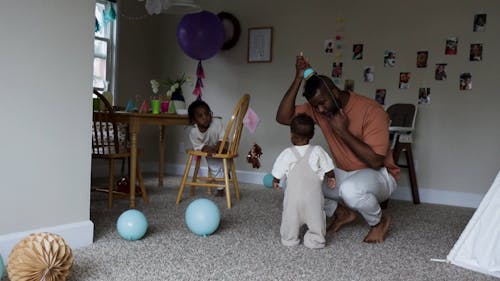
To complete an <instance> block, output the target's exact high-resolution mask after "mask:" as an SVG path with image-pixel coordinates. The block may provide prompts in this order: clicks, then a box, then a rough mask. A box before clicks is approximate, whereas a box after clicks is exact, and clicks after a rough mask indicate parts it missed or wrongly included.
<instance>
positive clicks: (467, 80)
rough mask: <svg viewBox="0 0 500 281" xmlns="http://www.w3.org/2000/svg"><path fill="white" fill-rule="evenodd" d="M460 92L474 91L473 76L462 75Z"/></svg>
mask: <svg viewBox="0 0 500 281" xmlns="http://www.w3.org/2000/svg"><path fill="white" fill-rule="evenodd" d="M460 90H461V91H467V90H472V75H471V74H470V73H468V72H465V73H462V74H460Z"/></svg>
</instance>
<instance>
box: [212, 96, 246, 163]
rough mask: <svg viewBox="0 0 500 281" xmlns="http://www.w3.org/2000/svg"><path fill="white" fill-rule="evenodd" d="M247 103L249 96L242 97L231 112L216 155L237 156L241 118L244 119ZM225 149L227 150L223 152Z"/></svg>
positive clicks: (241, 126) (241, 128)
mask: <svg viewBox="0 0 500 281" xmlns="http://www.w3.org/2000/svg"><path fill="white" fill-rule="evenodd" d="M249 103H250V95H249V94H245V95H243V97H241V99H240V100H239V101H238V104H237V105H236V107H235V109H234V111H233V115H232V116H231V119H230V120H229V122H228V124H227V126H226V131H225V132H224V137H223V139H222V142H221V145H220V147H219V151H218V154H221V155H227V156H234V155H237V154H238V147H239V145H240V139H241V132H242V130H243V118H245V114H246V113H247V110H248V104H249ZM226 147H227V150H224V148H226Z"/></svg>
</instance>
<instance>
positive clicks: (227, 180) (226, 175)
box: [222, 158, 231, 209]
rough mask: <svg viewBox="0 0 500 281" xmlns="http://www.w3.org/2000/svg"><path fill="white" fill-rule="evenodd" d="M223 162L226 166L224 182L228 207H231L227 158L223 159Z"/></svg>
mask: <svg viewBox="0 0 500 281" xmlns="http://www.w3.org/2000/svg"><path fill="white" fill-rule="evenodd" d="M222 164H223V166H224V183H225V185H226V186H225V188H224V189H225V190H226V203H227V208H228V209H231V192H230V191H229V170H228V167H227V159H225V158H224V159H222Z"/></svg>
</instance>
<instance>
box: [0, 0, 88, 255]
mask: <svg viewBox="0 0 500 281" xmlns="http://www.w3.org/2000/svg"><path fill="white" fill-rule="evenodd" d="M93 13H94V1H65V0H45V1H30V0H4V1H1V2H0V37H1V38H2V43H1V44H0V62H1V66H0V84H1V85H2V88H1V90H0V92H1V97H2V101H1V104H2V109H1V110H0V128H1V130H2V137H1V138H0V151H1V153H0V154H1V156H0V175H1V177H0V178H1V179H2V183H1V184H0V186H1V190H2V196H0V217H1V219H0V221H1V223H0V253H1V254H2V255H3V256H4V257H6V256H7V254H8V252H6V251H7V250H8V248H9V247H7V246H6V245H2V243H4V242H5V243H12V242H13V240H12V237H14V236H16V235H15V234H16V233H24V232H25V231H28V232H29V231H31V230H36V229H51V228H57V227H59V226H62V225H72V224H74V223H82V222H83V223H84V224H87V225H90V226H91V222H90V221H89V207H90V155H91V154H90V137H89V136H90V126H91V116H92V115H91V95H90V93H91V90H92V84H91V81H92V54H93V30H94V16H93ZM86 230H87V231H88V230H89V228H86ZM81 234H82V235H87V236H88V235H89V233H81ZM7 237H8V238H7ZM63 237H64V236H63ZM90 237H92V228H90ZM68 239H70V240H72V238H71V237H70V238H68ZM7 240H8V241H7ZM14 240H15V239H14ZM6 241H7V242H6ZM9 245H10V244H9ZM6 249H7V250H6Z"/></svg>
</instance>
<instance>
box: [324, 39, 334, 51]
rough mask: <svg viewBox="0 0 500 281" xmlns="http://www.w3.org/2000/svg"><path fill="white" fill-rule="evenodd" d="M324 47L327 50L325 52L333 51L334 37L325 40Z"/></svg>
mask: <svg viewBox="0 0 500 281" xmlns="http://www.w3.org/2000/svg"><path fill="white" fill-rule="evenodd" d="M323 49H324V50H325V54H331V53H333V39H327V40H325V43H324V44H323Z"/></svg>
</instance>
